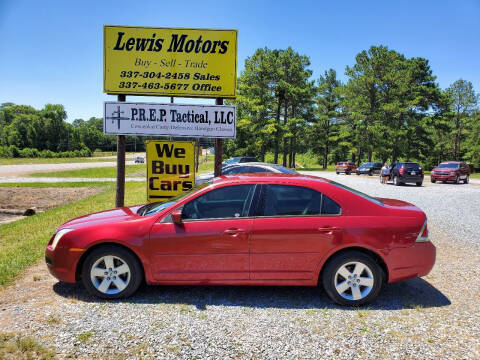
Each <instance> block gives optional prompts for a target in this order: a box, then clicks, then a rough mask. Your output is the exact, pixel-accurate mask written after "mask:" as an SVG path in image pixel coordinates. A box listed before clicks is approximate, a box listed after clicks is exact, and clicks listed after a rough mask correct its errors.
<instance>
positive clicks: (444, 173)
mask: <svg viewBox="0 0 480 360" xmlns="http://www.w3.org/2000/svg"><path fill="white" fill-rule="evenodd" d="M435 175H450V173H449V172H445V171H435Z"/></svg>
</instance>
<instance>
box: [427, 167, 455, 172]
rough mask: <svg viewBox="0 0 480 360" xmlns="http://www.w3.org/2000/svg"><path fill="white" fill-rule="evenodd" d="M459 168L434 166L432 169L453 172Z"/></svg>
mask: <svg viewBox="0 0 480 360" xmlns="http://www.w3.org/2000/svg"><path fill="white" fill-rule="evenodd" d="M456 170H458V168H434V169H433V170H432V171H445V172H452V171H456Z"/></svg>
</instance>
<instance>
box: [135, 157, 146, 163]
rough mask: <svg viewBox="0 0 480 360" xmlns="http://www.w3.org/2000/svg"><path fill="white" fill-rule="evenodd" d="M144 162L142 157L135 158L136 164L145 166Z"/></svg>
mask: <svg viewBox="0 0 480 360" xmlns="http://www.w3.org/2000/svg"><path fill="white" fill-rule="evenodd" d="M144 162H145V160H144V159H143V157H141V156H137V157H136V158H135V164H143V163H144Z"/></svg>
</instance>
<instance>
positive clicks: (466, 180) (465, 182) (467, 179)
mask: <svg viewBox="0 0 480 360" xmlns="http://www.w3.org/2000/svg"><path fill="white" fill-rule="evenodd" d="M469 181H470V175H467V177H466V178H465V180H463V183H464V184H468V182H469Z"/></svg>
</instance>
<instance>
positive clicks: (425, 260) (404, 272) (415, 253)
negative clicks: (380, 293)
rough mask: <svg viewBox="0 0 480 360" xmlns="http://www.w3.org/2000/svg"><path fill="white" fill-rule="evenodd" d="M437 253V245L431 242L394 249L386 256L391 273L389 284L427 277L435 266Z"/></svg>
mask: <svg viewBox="0 0 480 360" xmlns="http://www.w3.org/2000/svg"><path fill="white" fill-rule="evenodd" d="M436 253H437V250H436V248H435V245H433V244H432V243H431V242H430V241H426V242H416V243H415V244H414V245H413V246H410V247H405V248H395V249H392V250H391V251H390V252H389V253H388V255H386V256H385V260H386V261H387V265H388V271H389V278H388V282H395V281H400V280H405V279H409V278H413V277H417V276H418V277H422V276H425V275H427V274H428V273H429V272H430V271H431V270H432V268H433V266H434V265H435V259H436Z"/></svg>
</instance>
